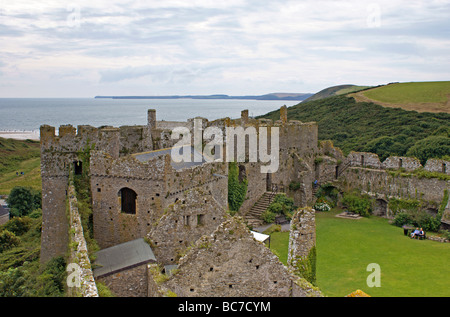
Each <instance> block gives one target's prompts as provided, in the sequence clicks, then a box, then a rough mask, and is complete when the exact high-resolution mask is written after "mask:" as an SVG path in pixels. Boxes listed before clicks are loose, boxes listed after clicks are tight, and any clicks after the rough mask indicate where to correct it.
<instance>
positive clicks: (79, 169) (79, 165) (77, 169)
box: [73, 161, 83, 175]
mask: <svg viewBox="0 0 450 317" xmlns="http://www.w3.org/2000/svg"><path fill="white" fill-rule="evenodd" d="M73 169H74V173H75V175H81V174H83V162H81V161H74V162H73Z"/></svg>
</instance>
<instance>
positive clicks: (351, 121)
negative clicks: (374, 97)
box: [261, 95, 450, 163]
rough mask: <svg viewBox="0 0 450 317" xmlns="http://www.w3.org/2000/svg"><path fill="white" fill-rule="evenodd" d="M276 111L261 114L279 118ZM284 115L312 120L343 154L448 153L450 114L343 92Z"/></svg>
mask: <svg viewBox="0 0 450 317" xmlns="http://www.w3.org/2000/svg"><path fill="white" fill-rule="evenodd" d="M279 115H280V114H279V111H278V110H277V111H273V112H270V113H268V114H266V115H264V116H261V118H271V119H275V120H277V119H279ZM288 118H289V119H295V120H300V121H303V122H310V121H315V122H317V124H318V126H319V139H320V140H332V141H333V143H334V144H335V145H336V146H338V147H339V148H341V149H342V150H343V152H344V154H348V153H349V152H350V151H365V152H373V153H377V154H378V155H379V156H380V159H381V160H384V159H385V158H386V157H388V156H390V155H402V156H405V155H408V156H415V157H418V158H419V159H420V160H421V161H422V163H424V162H425V161H426V159H428V158H430V157H442V156H445V155H450V127H449V122H450V114H447V113H428V112H423V113H418V112H416V111H405V110H403V109H399V108H386V107H382V106H380V105H377V104H374V103H370V102H356V101H355V99H354V98H351V97H347V96H345V95H340V96H333V97H328V98H325V99H320V100H315V101H309V102H302V103H300V104H298V105H295V106H292V107H289V108H288Z"/></svg>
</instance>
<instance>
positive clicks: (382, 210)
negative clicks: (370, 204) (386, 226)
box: [373, 198, 388, 217]
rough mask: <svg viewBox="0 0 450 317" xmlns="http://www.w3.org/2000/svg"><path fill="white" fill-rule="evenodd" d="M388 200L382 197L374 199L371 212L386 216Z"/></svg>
mask: <svg viewBox="0 0 450 317" xmlns="http://www.w3.org/2000/svg"><path fill="white" fill-rule="evenodd" d="M387 208H388V202H387V201H386V200H384V199H380V198H378V199H376V200H375V206H374V208H373V214H374V215H375V216H379V217H386V215H387Z"/></svg>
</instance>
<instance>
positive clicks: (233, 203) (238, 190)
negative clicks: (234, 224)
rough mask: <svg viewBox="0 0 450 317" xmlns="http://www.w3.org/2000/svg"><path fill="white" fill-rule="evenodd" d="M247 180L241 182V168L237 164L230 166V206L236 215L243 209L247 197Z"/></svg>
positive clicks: (231, 163)
mask: <svg viewBox="0 0 450 317" xmlns="http://www.w3.org/2000/svg"><path fill="white" fill-rule="evenodd" d="M247 185H248V180H247V178H243V179H242V180H241V181H240V180H239V167H238V165H237V164H236V162H230V163H229V165H228V205H229V209H230V211H231V212H232V213H236V212H238V211H239V208H241V206H242V204H243V202H244V200H245V197H246V195H247Z"/></svg>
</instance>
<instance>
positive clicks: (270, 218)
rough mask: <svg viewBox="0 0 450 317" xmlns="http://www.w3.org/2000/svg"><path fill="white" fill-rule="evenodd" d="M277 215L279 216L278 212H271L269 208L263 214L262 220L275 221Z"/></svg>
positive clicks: (266, 221)
mask: <svg viewBox="0 0 450 317" xmlns="http://www.w3.org/2000/svg"><path fill="white" fill-rule="evenodd" d="M276 216H277V214H275V213H273V212H271V211H270V210H268V209H267V210H266V211H264V212H263V213H262V214H261V218H262V220H264V222H265V223H272V222H274V221H275V217H276Z"/></svg>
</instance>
